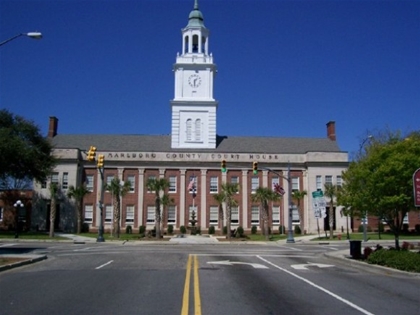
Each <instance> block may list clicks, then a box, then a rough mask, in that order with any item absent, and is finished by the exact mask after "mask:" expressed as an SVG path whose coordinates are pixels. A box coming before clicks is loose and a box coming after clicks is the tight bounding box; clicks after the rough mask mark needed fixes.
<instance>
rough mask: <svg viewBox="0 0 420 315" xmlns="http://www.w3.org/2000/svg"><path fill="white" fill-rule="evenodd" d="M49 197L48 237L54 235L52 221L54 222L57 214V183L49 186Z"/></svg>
mask: <svg viewBox="0 0 420 315" xmlns="http://www.w3.org/2000/svg"><path fill="white" fill-rule="evenodd" d="M49 190H50V198H51V204H50V237H54V223H55V217H56V214H57V195H58V184H57V183H51V184H50V187H49Z"/></svg>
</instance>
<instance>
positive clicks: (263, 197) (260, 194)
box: [251, 187, 280, 241]
mask: <svg viewBox="0 0 420 315" xmlns="http://www.w3.org/2000/svg"><path fill="white" fill-rule="evenodd" d="M279 199H280V196H279V195H278V194H277V193H275V192H274V191H273V190H272V189H270V188H267V187H258V188H257V190H256V191H255V194H252V195H251V200H252V201H253V202H259V203H260V209H261V214H262V219H263V230H264V235H265V239H266V240H267V241H268V240H269V233H268V221H269V218H270V214H269V210H268V202H269V201H276V200H279Z"/></svg>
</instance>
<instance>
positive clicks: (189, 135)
mask: <svg viewBox="0 0 420 315" xmlns="http://www.w3.org/2000/svg"><path fill="white" fill-rule="evenodd" d="M191 140H192V120H191V119H187V141H191Z"/></svg>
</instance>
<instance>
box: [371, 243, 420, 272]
mask: <svg viewBox="0 0 420 315" xmlns="http://www.w3.org/2000/svg"><path fill="white" fill-rule="evenodd" d="M367 262H368V263H369V264H376V265H381V266H386V267H391V268H395V269H398V270H403V271H411V272H420V255H419V254H418V253H413V252H410V251H405V250H400V251H398V250H386V249H380V250H377V251H375V252H373V253H372V254H370V255H369V257H368V259H367Z"/></svg>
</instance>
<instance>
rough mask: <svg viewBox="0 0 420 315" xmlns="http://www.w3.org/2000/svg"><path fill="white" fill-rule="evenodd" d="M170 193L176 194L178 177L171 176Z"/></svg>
mask: <svg viewBox="0 0 420 315" xmlns="http://www.w3.org/2000/svg"><path fill="white" fill-rule="evenodd" d="M168 191H169V192H170V193H176V176H169V189H168Z"/></svg>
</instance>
